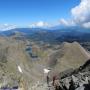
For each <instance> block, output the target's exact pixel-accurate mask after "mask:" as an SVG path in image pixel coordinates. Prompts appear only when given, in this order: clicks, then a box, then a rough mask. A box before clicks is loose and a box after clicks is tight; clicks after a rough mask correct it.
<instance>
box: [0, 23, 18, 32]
mask: <svg viewBox="0 0 90 90" xmlns="http://www.w3.org/2000/svg"><path fill="white" fill-rule="evenodd" d="M16 27H17V26H16V25H11V24H0V31H5V30H10V29H14V28H16Z"/></svg>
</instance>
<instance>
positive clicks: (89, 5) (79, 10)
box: [71, 0, 90, 24]
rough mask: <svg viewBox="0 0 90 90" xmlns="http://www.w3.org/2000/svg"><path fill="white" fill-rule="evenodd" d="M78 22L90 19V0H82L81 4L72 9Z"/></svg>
mask: <svg viewBox="0 0 90 90" xmlns="http://www.w3.org/2000/svg"><path fill="white" fill-rule="evenodd" d="M71 14H72V16H73V19H74V20H75V22H76V23H79V24H82V23H85V22H89V21H90V0H81V2H80V4H79V5H77V6H76V7H74V8H72V9H71Z"/></svg>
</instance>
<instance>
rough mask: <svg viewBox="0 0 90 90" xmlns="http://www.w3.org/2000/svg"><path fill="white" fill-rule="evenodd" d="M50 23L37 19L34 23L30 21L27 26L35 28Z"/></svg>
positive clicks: (46, 25)
mask: <svg viewBox="0 0 90 90" xmlns="http://www.w3.org/2000/svg"><path fill="white" fill-rule="evenodd" d="M49 26H50V25H49V24H48V23H46V22H43V21H39V22H35V23H32V24H31V25H29V27H31V28H35V27H49Z"/></svg>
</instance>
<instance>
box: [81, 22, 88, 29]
mask: <svg viewBox="0 0 90 90" xmlns="http://www.w3.org/2000/svg"><path fill="white" fill-rule="evenodd" d="M82 26H83V27H84V28H90V22H87V23H84V24H83V25H82Z"/></svg>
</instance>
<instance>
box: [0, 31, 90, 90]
mask: <svg viewBox="0 0 90 90" xmlns="http://www.w3.org/2000/svg"><path fill="white" fill-rule="evenodd" d="M56 47H57V48H56ZM89 59H90V54H89V52H88V51H87V50H85V49H84V48H83V47H82V46H81V45H80V44H79V43H77V42H73V43H68V42H64V43H62V44H58V45H49V44H38V43H37V42H34V41H32V40H30V39H27V38H25V37H23V34H21V33H18V32H15V34H14V35H13V36H10V37H2V36H1V37H0V88H19V89H20V90H48V89H49V87H48V86H47V84H46V77H45V76H44V71H43V70H44V69H45V68H47V69H48V68H49V69H50V70H51V71H50V73H49V76H50V83H52V78H53V76H54V75H57V76H58V77H59V80H60V83H63V84H64V83H65V82H66V80H67V79H68V83H69V82H70V81H71V78H72V77H74V78H78V79H79V78H81V75H82V74H83V78H84V79H85V78H86V77H84V76H87V75H88V76H89V69H90V67H89V64H88V65H86V64H85V65H84V63H85V62H87V61H88V60H89ZM80 66H82V67H80ZM80 68H81V69H80ZM72 75H73V76H72ZM50 85H51V87H50V90H54V87H53V86H52V84H50ZM61 85H62V84H61ZM2 90H3V89H2ZM63 90H64V89H63Z"/></svg>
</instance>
